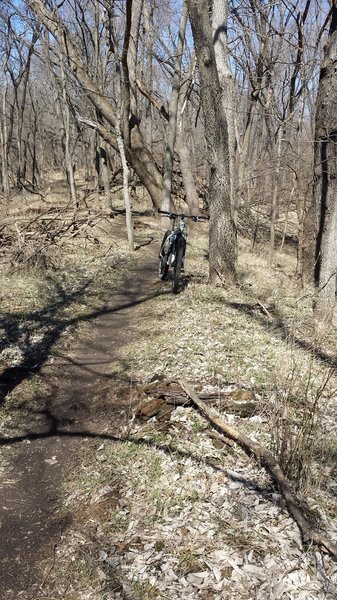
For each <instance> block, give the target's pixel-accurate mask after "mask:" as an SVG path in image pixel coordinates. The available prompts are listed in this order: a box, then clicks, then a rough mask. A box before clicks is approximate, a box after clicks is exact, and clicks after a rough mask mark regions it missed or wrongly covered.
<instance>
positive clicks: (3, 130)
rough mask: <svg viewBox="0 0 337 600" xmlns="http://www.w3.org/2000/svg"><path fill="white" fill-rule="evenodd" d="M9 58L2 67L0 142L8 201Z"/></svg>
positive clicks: (4, 184)
mask: <svg viewBox="0 0 337 600" xmlns="http://www.w3.org/2000/svg"><path fill="white" fill-rule="evenodd" d="M6 70H7V58H6V59H5V61H4V64H3V67H2V82H3V87H2V94H1V110H2V119H1V121H2V122H1V123H0V142H1V176H2V190H3V195H4V200H5V201H7V200H8V198H9V176H8V134H7V117H6V112H7V92H8V81H7V72H6Z"/></svg>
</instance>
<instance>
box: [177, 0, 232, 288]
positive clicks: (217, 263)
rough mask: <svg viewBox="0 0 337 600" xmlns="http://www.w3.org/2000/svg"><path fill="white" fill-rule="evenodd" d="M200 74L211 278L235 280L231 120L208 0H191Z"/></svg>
mask: <svg viewBox="0 0 337 600" xmlns="http://www.w3.org/2000/svg"><path fill="white" fill-rule="evenodd" d="M187 6H188V10H189V16H190V21H191V27H192V33H193V38H194V44H195V49H196V56H197V60H198V66H199V74H200V85H201V88H200V93H201V105H202V109H203V115H204V121H205V137H206V144H207V149H208V160H209V212H210V233H209V280H210V283H216V282H219V281H220V282H224V281H226V282H227V283H232V282H233V281H234V280H235V275H236V271H235V263H236V228H235V223H234V219H233V211H232V206H231V193H230V168H229V151H228V134H227V121H226V116H225V114H224V111H223V106H222V91H221V87H220V83H219V78H218V73H217V68H216V62H215V55H214V47H213V39H212V28H211V23H210V19H209V13H208V7H207V3H205V2H199V1H198V0H187Z"/></svg>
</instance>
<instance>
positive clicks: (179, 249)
mask: <svg viewBox="0 0 337 600" xmlns="http://www.w3.org/2000/svg"><path fill="white" fill-rule="evenodd" d="M175 250H176V256H175V261H174V267H173V275H172V292H173V293H174V294H176V293H177V292H178V290H179V283H180V274H181V267H182V264H183V256H184V240H183V239H182V238H178V239H177V241H176V248H175Z"/></svg>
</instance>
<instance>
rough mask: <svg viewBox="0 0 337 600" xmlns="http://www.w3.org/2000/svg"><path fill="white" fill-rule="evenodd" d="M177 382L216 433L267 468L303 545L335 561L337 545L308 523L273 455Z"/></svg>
mask: <svg viewBox="0 0 337 600" xmlns="http://www.w3.org/2000/svg"><path fill="white" fill-rule="evenodd" d="M180 385H181V387H182V389H183V390H184V391H185V392H186V394H187V395H188V396H189V398H191V400H192V401H193V403H194V404H195V405H196V406H197V407H198V408H199V410H200V411H201V412H202V413H203V414H204V415H205V416H206V417H207V419H208V420H209V421H210V423H212V425H214V426H215V427H216V429H217V430H218V431H220V433H222V434H223V435H224V436H226V437H228V438H230V439H231V440H233V441H234V442H236V443H237V444H238V445H239V446H240V447H241V448H242V449H243V450H244V451H245V452H246V454H248V455H249V456H253V457H254V458H255V459H256V460H257V462H258V463H259V464H260V465H262V466H263V467H264V468H265V469H266V470H267V471H268V473H269V474H270V475H271V477H272V478H273V480H274V482H276V483H277V485H278V487H279V490H280V493H281V494H282V496H283V498H284V499H285V501H286V504H287V507H288V510H289V513H290V515H291V516H292V518H293V519H294V521H295V522H296V523H297V525H298V527H299V529H300V531H301V535H302V539H303V542H304V543H305V544H316V545H317V546H319V547H320V548H321V549H322V550H325V551H326V552H328V553H329V554H330V555H331V557H332V558H333V559H334V560H335V561H336V562H337V547H336V546H335V545H334V544H333V543H332V542H330V540H328V539H327V538H326V537H325V536H324V535H323V534H322V533H321V532H319V531H317V530H316V529H313V527H312V526H311V525H310V523H309V521H308V519H307V518H306V516H305V515H304V514H303V511H302V509H301V508H300V502H299V500H298V499H297V498H296V496H295V494H294V492H293V491H292V489H291V487H290V485H289V483H288V481H287V480H286V478H285V476H284V473H283V471H282V469H281V467H280V465H279V463H278V462H277V460H276V458H275V456H274V455H273V454H272V453H271V452H270V451H269V450H268V449H267V448H264V447H263V446H260V444H257V443H256V442H254V441H253V440H251V439H250V438H249V437H248V436H247V435H245V434H244V433H240V432H239V431H237V430H236V429H234V428H233V427H231V426H230V425H229V424H228V423H226V421H223V420H222V419H221V418H220V417H219V416H218V415H217V413H216V412H215V411H214V410H213V409H212V408H211V407H210V406H208V405H207V404H206V403H205V402H203V401H202V400H201V399H200V398H199V397H198V396H197V394H196V393H195V391H194V389H193V388H192V387H191V386H190V385H188V384H187V382H186V381H184V380H181V381H180Z"/></svg>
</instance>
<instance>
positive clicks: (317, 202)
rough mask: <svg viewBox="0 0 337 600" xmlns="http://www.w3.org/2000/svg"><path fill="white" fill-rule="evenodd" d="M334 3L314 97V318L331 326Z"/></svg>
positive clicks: (336, 150)
mask: <svg viewBox="0 0 337 600" xmlns="http://www.w3.org/2000/svg"><path fill="white" fill-rule="evenodd" d="M336 63H337V0H333V6H332V20H331V26H330V31H329V38H328V41H327V43H326V46H325V53H324V60H323V63H322V66H321V73H320V82H319V91H318V97H317V109H316V126H315V140H316V144H315V178H314V187H313V196H314V198H313V199H314V207H315V212H316V215H317V217H318V219H317V220H318V227H317V231H316V255H315V282H316V284H317V285H318V298H317V303H316V306H315V316H316V317H317V318H318V319H319V320H324V321H326V322H330V321H331V319H332V314H333V309H334V306H335V296H336V270H337V244H336V236H337V76H336V69H335V65H336Z"/></svg>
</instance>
